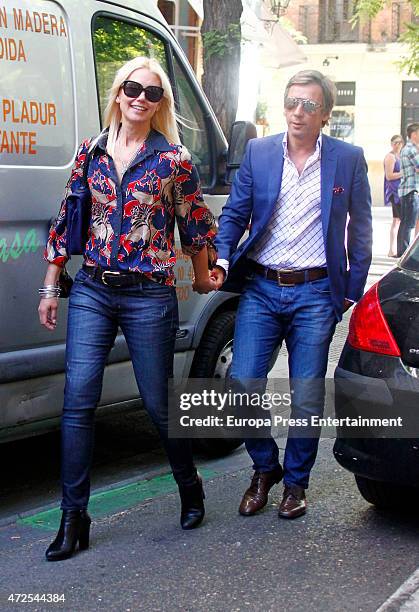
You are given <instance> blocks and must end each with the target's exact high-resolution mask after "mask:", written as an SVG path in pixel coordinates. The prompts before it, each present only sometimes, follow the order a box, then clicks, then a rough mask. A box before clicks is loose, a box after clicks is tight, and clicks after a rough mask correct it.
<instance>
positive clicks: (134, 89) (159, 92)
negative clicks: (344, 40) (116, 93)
mask: <svg viewBox="0 0 419 612" xmlns="http://www.w3.org/2000/svg"><path fill="white" fill-rule="evenodd" d="M122 90H123V92H124V94H125V95H126V96H127V98H138V96H140V95H141V93H142V92H144V95H145V97H146V99H147V100H148V101H149V102H159V101H160V100H161V99H162V97H163V94H164V89H163V87H158V86H157V85H148V86H147V87H143V85H141V83H137V81H124V82H123V83H122Z"/></svg>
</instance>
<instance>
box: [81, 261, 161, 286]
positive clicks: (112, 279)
mask: <svg viewBox="0 0 419 612" xmlns="http://www.w3.org/2000/svg"><path fill="white" fill-rule="evenodd" d="M82 268H83V270H84V271H85V272H86V274H88V275H89V276H90V278H93V279H94V280H97V281H99V282H101V283H103V284H104V285H107V286H108V287H132V286H134V285H138V284H139V283H141V282H142V281H149V280H150V279H149V278H148V277H147V276H145V275H144V274H142V273H141V272H118V271H117V270H108V269H106V268H102V267H101V266H88V265H86V264H83V265H82ZM153 280H155V281H156V282H158V283H160V284H162V283H164V278H161V279H158V278H153Z"/></svg>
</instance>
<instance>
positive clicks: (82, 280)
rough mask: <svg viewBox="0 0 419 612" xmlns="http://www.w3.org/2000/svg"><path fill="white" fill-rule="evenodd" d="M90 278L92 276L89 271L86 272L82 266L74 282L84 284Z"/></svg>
mask: <svg viewBox="0 0 419 612" xmlns="http://www.w3.org/2000/svg"><path fill="white" fill-rule="evenodd" d="M89 278H90V276H89V275H88V274H87V272H85V271H84V270H83V268H80V270H79V271H78V272H77V274H76V276H75V277H74V282H75V283H78V284H79V285H84V284H85V283H86V281H87V280H89Z"/></svg>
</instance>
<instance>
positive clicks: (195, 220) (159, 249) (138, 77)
mask: <svg viewBox="0 0 419 612" xmlns="http://www.w3.org/2000/svg"><path fill="white" fill-rule="evenodd" d="M105 127H106V129H105V130H104V131H103V132H102V133H101V134H100V135H99V137H98V138H96V139H94V140H92V141H89V140H87V141H84V142H83V143H82V144H81V146H80V148H79V151H78V153H77V157H76V160H75V163H74V166H73V169H72V172H71V176H70V179H69V182H68V184H67V189H66V194H65V197H64V200H63V202H62V205H61V208H60V211H59V214H58V217H57V219H56V221H55V222H54V224H53V226H52V227H51V230H50V233H49V238H48V242H47V246H46V250H45V258H46V260H47V262H48V268H47V272H46V276H45V282H44V287H43V288H42V289H41V291H40V292H41V295H42V298H41V301H40V305H39V317H40V322H41V324H42V325H44V326H45V327H46V328H47V329H49V330H51V331H53V330H54V329H55V327H56V323H57V311H58V299H57V291H56V289H55V287H56V285H57V280H58V277H59V275H60V272H61V268H62V266H63V265H64V264H65V263H66V261H67V252H66V247H65V241H66V224H65V212H66V199H67V197H68V196H69V194H71V193H72V192H73V191H74V190H75V189H77V187H79V186H80V181H81V180H82V176H83V168H84V163H85V160H86V155H87V153H88V151H89V156H90V160H89V163H88V172H87V179H88V184H89V188H90V192H91V198H92V207H91V217H90V224H89V230H88V236H87V241H86V246H85V251H84V263H83V266H82V268H81V270H80V271H79V272H78V273H77V275H76V278H75V282H74V285H73V287H72V290H71V294H70V300H69V313H68V328H67V347H66V385H65V393H64V409H63V418H62V470H61V478H62V485H63V498H62V503H61V509H62V511H63V514H62V520H61V525H60V529H59V532H58V534H57V537H56V538H55V540H54V542H53V543H52V544H51V545H50V547H49V548H48V550H47V552H46V557H47V559H48V561H58V560H61V559H66V558H68V557H71V555H72V554H73V553H74V551H75V549H76V546H77V544H78V547H79V549H84V548H87V547H88V546H89V530H90V522H91V521H90V518H89V515H88V514H87V505H88V501H89V493H90V480H89V472H90V463H91V457H92V449H93V421H94V413H95V408H96V405H97V403H98V401H99V398H100V394H101V388H102V378H103V371H104V367H105V362H106V358H107V356H108V354H109V351H110V349H111V347H112V344H113V342H114V340H115V336H116V333H117V330H118V327H120V328H121V330H122V332H123V333H124V335H125V338H126V341H127V345H128V348H129V351H130V356H131V359H132V364H133V367H134V372H135V376H136V380H137V383H138V387H139V391H140V394H141V397H142V399H143V402H144V406H145V408H146V410H147V411H148V413H149V415H150V417H151V418H152V420H153V422H154V424H155V426H156V427H157V429H158V431H159V433H160V436H161V438H162V441H163V444H164V446H165V449H166V452H167V455H168V458H169V462H170V464H171V468H172V472H173V475H174V478H175V479H176V482H177V484H178V486H179V491H180V497H181V502H182V511H181V526H182V528H183V529H192V528H194V527H197V526H198V525H199V524H200V523H201V521H202V519H203V517H204V505H203V497H204V495H203V489H202V483H201V480H200V477H199V475H198V474H197V471H196V469H195V466H194V464H193V459H192V453H191V448H190V443H189V442H188V441H187V440H176V439H172V438H169V437H168V431H167V429H168V428H167V390H168V378H169V377H170V376H171V375H172V370H173V355H174V342H175V336H176V330H177V328H178V305H177V298H176V292H175V287H174V284H175V277H174V272H173V266H174V264H175V262H176V256H175V247H174V224H175V219H176V221H177V225H178V228H179V233H180V239H181V243H182V248H183V251H184V253H186V254H188V255H190V256H191V259H192V264H193V268H194V273H195V282H194V289H195V290H196V291H198V292H200V293H207V292H209V291H210V290H211V289H213V283H214V281H213V280H212V279H210V277H209V272H208V265H207V262H208V255H207V245H208V244H210V243H211V241H212V238H213V237H214V235H215V223H214V218H213V216H212V214H211V212H210V211H209V210H208V208H207V207H206V205H205V203H204V201H203V198H202V193H201V189H200V183H199V178H198V175H197V171H196V169H195V168H194V166H193V165H192V163H191V157H190V154H189V153H188V151H187V150H186V149H185V147H183V146H182V145H181V144H180V139H179V134H178V130H177V127H176V120H175V112H174V101H173V93H172V90H171V86H170V82H169V80H168V78H167V76H166V74H165V72H164V71H163V69H162V68H161V66H160V64H159V63H158V62H157V61H156V60H154V59H149V58H146V57H137V58H135V59H133V60H131V61H129V62H127V63H126V64H125V65H124V66H122V68H121V69H120V70H119V71H118V72H117V74H116V76H115V79H114V82H113V85H112V88H111V91H110V94H109V102H108V105H107V108H106V112H105Z"/></svg>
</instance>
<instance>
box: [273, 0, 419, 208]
mask: <svg viewBox="0 0 419 612" xmlns="http://www.w3.org/2000/svg"><path fill="white" fill-rule="evenodd" d="M352 14H353V0H301V1H298V0H291V2H290V5H289V8H288V10H287V15H286V16H287V18H288V19H289V20H290V21H291V22H292V23H293V25H294V27H295V28H297V29H298V30H299V31H301V32H302V34H304V36H305V37H306V39H307V44H304V45H303V48H304V53H305V55H306V57H307V62H306V63H305V64H303V65H301V66H300V67H298V68H296V67H293V68H283V69H281V70H279V71H276V72H275V74H274V75H273V80H267V81H265V82H264V91H263V92H261V95H262V96H263V98H264V99H265V100H271V99H272V96H273V95H275V93H276V94H277V93H280V94H282V92H283V91H284V88H285V84H286V82H287V80H288V79H289V77H290V76H291V75H293V74H294V73H295V72H296V71H297V70H298V69H299V68H300V69H305V68H312V69H316V70H320V71H321V72H323V73H325V74H327V75H328V76H329V77H330V78H332V80H333V81H334V82H335V83H336V85H337V89H338V98H337V103H336V107H335V109H334V111H333V115H332V118H331V121H330V124H329V126H328V128H326V131H328V133H330V134H331V135H332V136H336V137H338V138H342V139H343V140H346V141H348V142H352V143H354V144H357V145H360V146H362V147H363V148H364V151H365V156H366V158H367V161H368V166H369V176H370V183H371V187H372V193H373V203H374V205H381V204H383V158H384V156H385V154H386V153H387V152H388V150H389V148H390V138H391V136H393V135H394V134H399V133H401V134H403V136H405V134H406V126H407V125H408V124H409V123H411V122H412V121H419V79H418V78H417V77H415V76H412V75H409V74H407V73H406V72H403V71H401V70H400V68H399V66H398V62H399V61H400V59H401V58H402V57H403V56H405V55H406V54H407V53H408V48H407V47H406V46H405V45H402V44H401V43H400V42H398V40H399V37H400V35H401V34H402V33H403V31H404V29H405V27H406V25H405V24H406V23H410V22H412V21H413V20H414V19H415V16H414V14H413V11H412V5H411V2H408V1H405V2H392V3H390V4H389V5H388V6H387V7H386V8H385V9H384V10H383V11H381V12H380V13H379V15H377V17H376V18H375V19H374V20H372V21H368V22H366V23H363V24H358V25H357V26H356V27H355V28H352V26H351V24H350V19H351V17H352ZM271 76H272V75H271ZM268 121H269V126H270V131H271V132H276V131H279V130H282V129H284V127H285V122H284V119H283V116H282V110H280V109H279V108H278V105H275V106H274V105H270V106H269V111H268Z"/></svg>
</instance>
